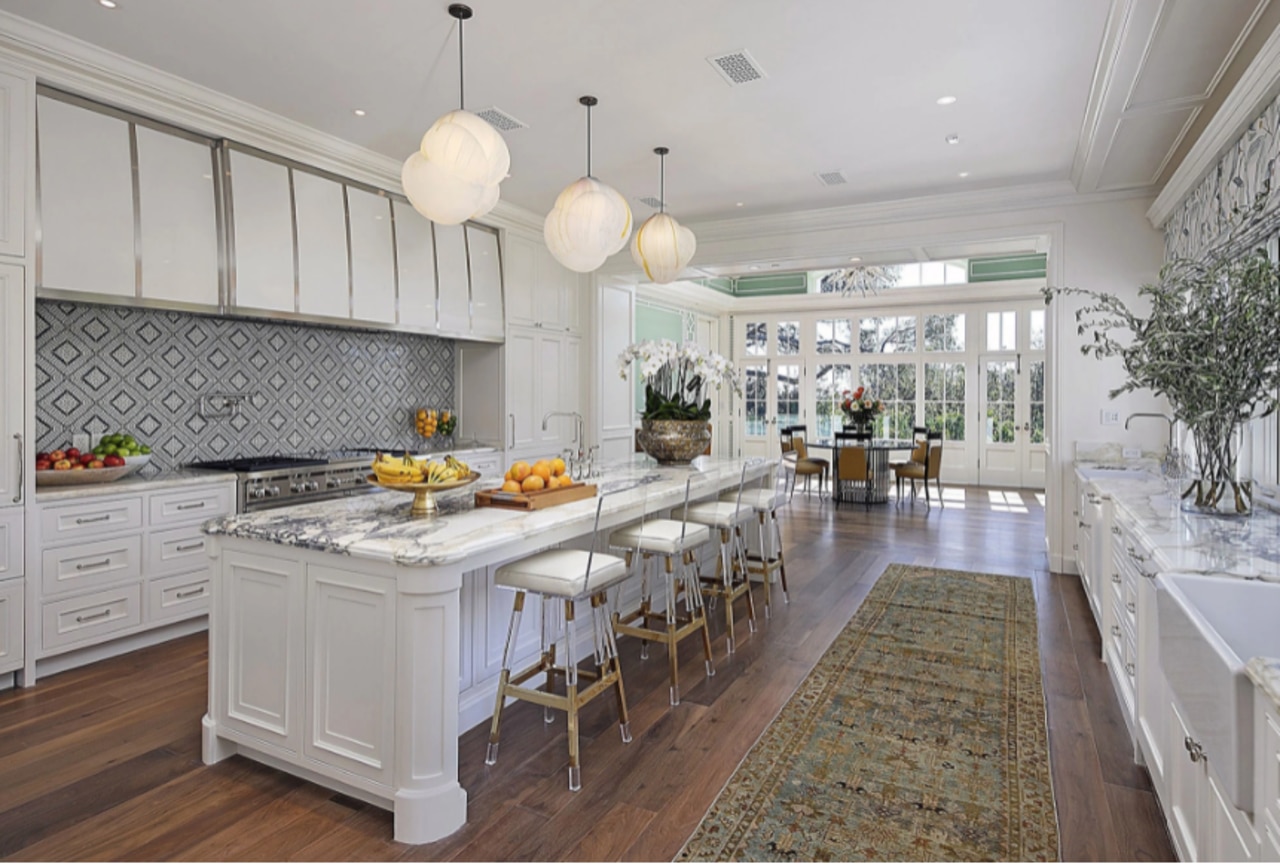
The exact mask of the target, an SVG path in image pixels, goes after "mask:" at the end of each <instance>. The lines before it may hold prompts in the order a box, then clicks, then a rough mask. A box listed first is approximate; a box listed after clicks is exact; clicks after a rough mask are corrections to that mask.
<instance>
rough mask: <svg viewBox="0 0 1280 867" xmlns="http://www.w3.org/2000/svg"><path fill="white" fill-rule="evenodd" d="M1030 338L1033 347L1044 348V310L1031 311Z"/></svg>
mask: <svg viewBox="0 0 1280 867" xmlns="http://www.w3.org/2000/svg"><path fill="white" fill-rule="evenodd" d="M1030 340H1031V348H1032V349H1044V311H1043V310H1032V311H1031V328H1030Z"/></svg>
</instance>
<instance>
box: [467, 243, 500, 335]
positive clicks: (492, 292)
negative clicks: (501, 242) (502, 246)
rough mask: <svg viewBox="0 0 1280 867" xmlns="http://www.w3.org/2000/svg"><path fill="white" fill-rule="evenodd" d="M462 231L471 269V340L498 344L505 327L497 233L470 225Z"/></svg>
mask: <svg viewBox="0 0 1280 867" xmlns="http://www.w3.org/2000/svg"><path fill="white" fill-rule="evenodd" d="M466 230H467V261H468V262H469V263H470V265H471V336H472V337H488V338H492V339H496V340H501V339H502V336H503V334H504V333H505V332H506V327H505V320H504V318H503V314H502V257H501V255H500V254H499V252H498V233H497V232H496V231H494V230H492V229H484V228H481V227H479V226H471V225H468V226H467V227H466Z"/></svg>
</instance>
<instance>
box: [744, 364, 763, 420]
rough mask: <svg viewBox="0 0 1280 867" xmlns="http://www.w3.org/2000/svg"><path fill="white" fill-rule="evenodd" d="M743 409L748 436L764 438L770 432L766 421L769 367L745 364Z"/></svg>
mask: <svg viewBox="0 0 1280 867" xmlns="http://www.w3.org/2000/svg"><path fill="white" fill-rule="evenodd" d="M742 373H743V378H744V380H745V382H744V384H743V388H742V391H743V408H744V412H745V414H746V425H747V430H746V435H747V436H749V437H763V436H765V435H766V433H767V432H768V430H767V425H766V422H765V419H766V418H767V417H768V414H769V367H768V365H764V364H744V365H743V366H742Z"/></svg>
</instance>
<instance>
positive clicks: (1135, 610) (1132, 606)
mask: <svg viewBox="0 0 1280 867" xmlns="http://www.w3.org/2000/svg"><path fill="white" fill-rule="evenodd" d="M1124 607H1125V610H1127V611H1128V612H1129V613H1130V614H1137V613H1138V606H1137V605H1135V604H1134V603H1132V602H1126V603H1125V604H1124Z"/></svg>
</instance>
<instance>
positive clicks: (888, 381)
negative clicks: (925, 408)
mask: <svg viewBox="0 0 1280 867" xmlns="http://www.w3.org/2000/svg"><path fill="white" fill-rule="evenodd" d="M913 328H914V326H913ZM858 374H859V377H860V378H861V380H862V385H863V387H864V388H866V390H867V395H866V396H867V397H871V398H874V399H876V400H881V401H884V415H883V416H881V417H880V420H879V421H878V422H877V427H878V429H877V430H876V431H875V433H876V434H877V435H879V436H885V437H888V438H889V439H910V438H911V429H912V428H913V427H915V425H916V365H915V363H914V362H912V363H909V364H864V365H862V367H861V368H860V369H859V371H858Z"/></svg>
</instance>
